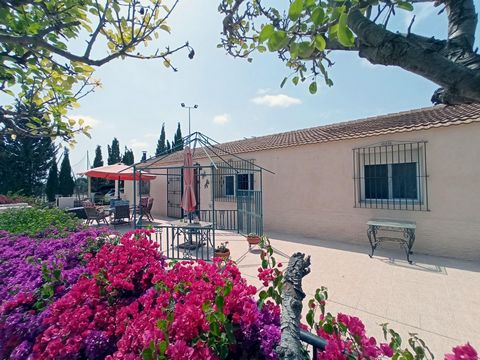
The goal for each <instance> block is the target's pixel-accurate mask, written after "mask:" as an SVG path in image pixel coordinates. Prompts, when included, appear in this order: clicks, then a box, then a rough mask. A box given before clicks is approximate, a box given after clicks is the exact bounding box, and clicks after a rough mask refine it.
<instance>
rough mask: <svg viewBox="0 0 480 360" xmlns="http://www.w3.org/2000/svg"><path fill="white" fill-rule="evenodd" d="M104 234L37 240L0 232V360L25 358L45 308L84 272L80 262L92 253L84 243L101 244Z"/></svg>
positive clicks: (40, 327) (88, 232) (84, 233)
mask: <svg viewBox="0 0 480 360" xmlns="http://www.w3.org/2000/svg"><path fill="white" fill-rule="evenodd" d="M104 232H105V230H99V229H95V230H94V229H89V230H84V231H79V232H76V233H72V234H70V235H69V236H68V237H66V238H57V239H42V240H41V241H39V240H38V239H32V238H29V237H27V236H24V235H11V234H9V233H7V232H5V231H0V254H1V256H2V257H1V261H0V278H1V279H2V281H1V282H0V358H2V359H4V358H8V357H10V358H11V359H26V358H27V357H28V354H29V353H30V352H31V349H32V345H33V343H34V340H35V338H36V336H37V335H38V334H39V333H40V332H41V331H42V330H43V329H44V325H43V320H44V318H45V317H46V316H47V315H48V314H49V312H50V307H51V304H52V303H53V302H54V301H55V300H56V299H58V298H59V297H61V296H62V295H64V294H65V293H66V292H67V291H69V290H70V288H71V287H72V286H73V284H75V283H76V282H77V280H78V278H79V276H80V275H81V274H83V273H84V272H85V271H86V268H85V259H88V258H91V257H93V256H94V255H95V248H92V246H91V245H90V244H91V242H92V241H94V240H95V241H99V242H104V241H105V240H104V238H105V236H104ZM99 236H101V237H100V238H99ZM97 239H98V240H97ZM92 249H93V252H92Z"/></svg>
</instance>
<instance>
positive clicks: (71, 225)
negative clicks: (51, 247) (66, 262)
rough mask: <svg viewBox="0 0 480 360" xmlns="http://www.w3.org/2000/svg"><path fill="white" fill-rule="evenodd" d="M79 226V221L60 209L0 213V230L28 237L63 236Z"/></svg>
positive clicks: (30, 209) (18, 210)
mask: <svg viewBox="0 0 480 360" xmlns="http://www.w3.org/2000/svg"><path fill="white" fill-rule="evenodd" d="M80 225H81V220H79V219H77V218H74V217H73V216H72V215H70V214H67V213H66V212H64V211H62V210H60V209H37V208H27V209H10V210H6V211H4V212H1V213H0V230H6V231H8V232H10V233H12V234H25V235H28V236H39V237H42V236H53V237H57V236H63V235H64V234H65V232H68V231H74V230H76V229H77V228H78V227H79V226H80Z"/></svg>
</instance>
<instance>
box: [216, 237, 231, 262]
mask: <svg viewBox="0 0 480 360" xmlns="http://www.w3.org/2000/svg"><path fill="white" fill-rule="evenodd" d="M227 245H228V241H225V242H222V243H220V245H218V246H217V248H216V249H215V256H216V257H221V258H222V259H224V260H226V259H228V258H229V257H230V250H229V249H228V248H227Z"/></svg>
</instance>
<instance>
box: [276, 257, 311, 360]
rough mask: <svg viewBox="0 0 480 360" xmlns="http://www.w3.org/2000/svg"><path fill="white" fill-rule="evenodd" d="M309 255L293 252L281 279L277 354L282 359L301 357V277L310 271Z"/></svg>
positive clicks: (295, 359)
mask: <svg viewBox="0 0 480 360" xmlns="http://www.w3.org/2000/svg"><path fill="white" fill-rule="evenodd" d="M309 266H310V256H305V254H302V253H295V254H293V256H292V257H291V258H290V260H289V262H288V267H287V270H286V271H285V275H284V280H283V294H282V315H281V330H282V338H281V341H280V345H279V347H278V348H277V354H278V356H279V357H280V359H282V360H284V359H285V360H286V359H289V360H298V359H302V353H303V349H302V345H301V343H300V318H301V314H302V301H303V299H304V298H305V293H304V292H303V290H302V278H303V277H304V276H305V275H307V274H308V273H309V272H310V268H309Z"/></svg>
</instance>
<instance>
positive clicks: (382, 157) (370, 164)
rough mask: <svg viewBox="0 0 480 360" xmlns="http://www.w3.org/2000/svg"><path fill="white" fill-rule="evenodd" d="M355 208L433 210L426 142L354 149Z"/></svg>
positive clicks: (403, 142)
mask: <svg viewBox="0 0 480 360" xmlns="http://www.w3.org/2000/svg"><path fill="white" fill-rule="evenodd" d="M353 180H354V207H357V208H370V209H372V208H373V209H390V210H410V211H429V205H428V173H427V142H426V141H385V142H382V143H377V144H372V145H368V146H365V147H359V148H354V149H353Z"/></svg>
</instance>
